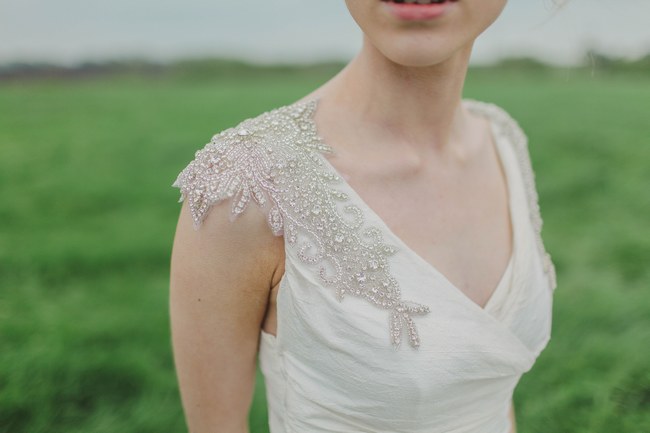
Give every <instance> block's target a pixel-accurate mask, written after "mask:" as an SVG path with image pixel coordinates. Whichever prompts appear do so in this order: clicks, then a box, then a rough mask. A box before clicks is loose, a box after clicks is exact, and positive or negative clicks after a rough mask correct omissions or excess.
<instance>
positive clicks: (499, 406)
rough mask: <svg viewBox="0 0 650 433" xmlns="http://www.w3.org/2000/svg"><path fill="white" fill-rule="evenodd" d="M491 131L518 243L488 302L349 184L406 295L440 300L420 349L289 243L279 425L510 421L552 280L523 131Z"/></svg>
mask: <svg viewBox="0 0 650 433" xmlns="http://www.w3.org/2000/svg"><path fill="white" fill-rule="evenodd" d="M467 103H468V104H469V103H470V102H467ZM493 133H494V135H493V136H494V139H495V143H496V145H497V150H498V154H499V156H500V158H501V163H502V165H503V167H504V169H505V172H506V176H507V184H508V190H509V202H510V212H511V218H512V222H513V231H514V252H513V256H512V257H511V261H510V263H509V265H508V268H507V270H506V272H505V274H504V275H503V277H502V279H501V282H500V283H499V285H498V287H497V288H496V289H495V291H494V293H493V295H492V296H491V298H490V300H489V302H488V303H487V305H486V307H485V309H482V308H481V307H480V306H479V305H477V304H476V303H474V302H473V301H472V300H470V299H469V298H468V297H467V296H466V295H465V294H463V293H462V292H460V291H459V290H458V289H457V288H456V287H454V286H453V285H452V284H451V283H450V282H449V281H448V280H447V279H446V278H445V277H444V276H443V275H442V274H441V273H440V272H438V271H437V270H436V269H435V268H433V267H432V266H431V265H430V264H429V263H428V262H426V261H425V260H424V259H422V258H421V257H420V256H418V255H417V254H415V253H414V252H413V251H412V250H410V249H409V248H408V247H407V246H406V245H405V244H404V243H403V242H402V241H401V240H400V239H399V238H398V237H397V236H395V235H394V234H393V233H392V232H391V231H390V230H389V229H388V228H387V226H386V225H385V224H384V223H383V221H382V220H381V219H380V218H379V217H378V216H377V215H376V214H375V213H374V212H373V211H372V210H371V209H370V208H369V207H368V206H367V205H366V204H365V203H364V202H363V201H362V199H361V198H360V197H359V196H358V195H357V194H356V193H355V191H354V190H353V189H352V188H351V187H350V186H349V185H348V184H347V183H346V184H344V185H343V188H344V191H345V192H347V193H348V194H349V195H350V196H351V198H352V200H353V202H354V203H355V204H357V205H359V206H360V207H361V208H362V209H363V210H364V211H365V212H366V217H367V218H368V221H369V224H375V225H376V226H379V227H381V228H383V234H384V236H385V238H386V240H387V241H388V242H390V243H392V244H394V245H397V246H398V248H399V249H400V253H398V254H396V255H395V256H393V257H392V258H391V269H392V273H393V275H394V276H395V278H397V279H398V281H399V283H400V286H401V289H402V293H403V294H404V297H405V298H408V299H418V301H420V302H422V303H425V304H427V305H429V306H431V308H432V310H431V312H430V313H429V314H428V315H426V316H423V317H422V318H418V320H417V323H418V332H419V334H420V338H421V340H422V343H421V346H420V347H419V348H418V349H417V350H411V349H410V348H408V346H407V347H404V348H402V349H400V350H395V349H394V348H393V347H391V346H390V345H388V344H385V342H386V316H385V315H384V314H381V311H378V310H377V309H376V308H375V307H373V306H372V305H370V304H368V303H367V302H364V301H363V300H361V299H358V298H352V297H348V298H345V300H344V301H343V302H339V301H337V300H336V299H335V298H334V297H333V296H332V294H331V291H330V289H328V288H324V287H323V286H322V284H321V282H320V281H319V280H318V278H317V277H316V276H315V274H314V272H313V269H312V268H310V267H308V266H307V265H306V264H305V263H303V262H302V261H301V260H300V259H299V258H298V257H297V256H296V253H295V251H294V250H293V249H291V248H288V247H287V248H286V268H285V274H284V276H283V278H282V280H281V283H280V289H279V292H278V299H277V316H278V326H277V337H276V336H273V335H272V334H269V333H266V332H264V331H261V335H260V351H259V363H260V368H261V370H262V372H263V374H264V378H265V381H266V392H267V401H268V409H269V424H270V430H271V432H272V433H307V432H310V433H312V432H313V433H321V432H322V433H325V432H341V433H343V432H345V433H352V432H385V433H389V432H391V433H395V432H414V433H415V432H422V433H424V432H426V433H438V432H440V433H442V432H445V433H470V432H471V433H508V432H510V430H511V426H510V422H509V419H508V410H509V405H510V401H511V398H512V393H513V390H514V388H515V386H516V385H517V383H518V381H519V379H520V377H521V375H522V374H524V373H525V372H527V371H529V370H530V368H531V367H532V366H533V363H534V362H535V360H536V358H537V356H538V355H539V353H540V352H541V351H542V350H543V349H544V348H545V347H546V345H547V343H548V341H549V339H550V331H551V313H552V293H553V292H552V290H551V288H550V287H551V286H550V282H549V281H548V278H549V276H548V275H546V274H545V272H544V269H543V258H542V257H541V254H540V251H539V249H538V248H536V246H535V233H534V228H533V226H532V225H531V221H530V218H529V212H530V210H529V205H528V203H527V198H526V192H525V187H524V183H523V180H522V179H523V178H522V173H521V171H520V167H519V164H518V162H517V156H516V153H515V151H514V148H513V143H511V142H510V141H511V139H510V136H508V135H506V134H504V133H503V131H502V130H500V129H499V128H497V127H496V125H494V124H493ZM330 167H331V166H330ZM331 168H333V167H331Z"/></svg>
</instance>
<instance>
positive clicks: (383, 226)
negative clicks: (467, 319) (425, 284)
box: [305, 97, 518, 313]
mask: <svg viewBox="0 0 650 433" xmlns="http://www.w3.org/2000/svg"><path fill="white" fill-rule="evenodd" d="M319 102H320V97H315V98H312V99H310V100H306V101H305V103H306V104H309V103H311V104H314V106H313V109H312V110H311V112H310V114H309V116H307V120H308V121H309V122H310V123H311V129H312V131H313V133H314V135H315V136H316V139H317V141H318V145H319V147H320V148H321V149H328V151H329V152H330V153H336V152H335V150H334V149H333V148H332V147H331V146H329V145H328V144H327V143H326V142H325V140H324V139H323V137H322V135H320V133H319V128H318V125H317V124H316V121H315V120H314V116H315V114H316V111H317V109H318V104H319ZM472 102H473V100H468V99H463V100H462V103H464V104H466V106H467V108H468V110H469V111H470V112H472V113H474V114H478V115H479V116H481V117H483V118H485V119H486V120H487V121H488V123H489V126H490V132H491V139H492V142H493V145H494V146H495V148H496V149H495V150H496V153H497V157H498V160H499V164H500V166H501V168H502V171H503V174H504V176H505V180H506V187H507V195H508V200H507V201H508V211H509V217H510V230H511V253H510V258H509V260H508V263H507V265H506V267H505V269H504V270H503V272H502V273H501V278H500V279H499V282H498V283H497V284H496V287H494V288H493V290H492V292H491V294H490V296H489V298H488V300H487V302H486V303H485V305H484V306H481V305H479V304H478V303H476V302H475V301H474V300H472V299H471V298H470V297H469V296H467V294H466V293H465V292H463V291H462V290H461V289H459V288H458V287H457V286H456V285H455V284H454V283H452V282H451V280H450V279H449V278H447V276H446V275H445V274H444V273H442V272H441V271H440V270H438V268H437V267H436V266H434V265H433V264H431V263H429V261H427V260H426V259H425V258H424V257H422V256H421V255H420V254H419V253H417V252H416V251H415V250H413V249H412V248H411V247H410V246H408V245H407V244H406V242H404V241H403V240H402V238H401V237H399V236H397V234H396V233H395V232H394V231H393V230H392V229H391V228H390V227H389V226H388V224H387V223H386V222H385V221H384V219H383V218H381V217H380V216H379V214H377V212H375V211H374V209H373V208H372V207H370V205H368V203H366V201H365V200H364V199H363V198H362V197H361V196H360V195H359V194H358V193H357V191H356V190H355V189H354V188H353V187H352V186H351V185H350V184H349V183H348V181H347V180H346V179H345V177H344V176H343V175H342V174H341V173H340V172H339V170H338V169H337V168H336V167H334V165H333V164H332V163H331V162H330V161H329V160H328V159H327V157H325V155H323V154H322V153H321V152H316V154H317V155H318V157H319V158H320V159H321V160H322V161H323V162H324V163H325V165H326V166H327V167H328V168H329V169H330V170H331V171H332V172H333V173H334V174H336V175H337V176H338V177H339V178H340V179H341V181H342V184H343V185H344V187H345V188H346V189H347V190H348V192H350V193H351V194H352V196H353V197H354V199H355V200H356V201H357V202H358V203H359V204H360V205H361V206H362V207H363V211H365V212H367V213H368V214H369V215H371V216H372V217H373V218H374V220H375V221H376V222H377V224H378V225H379V227H378V228H379V229H380V230H381V231H382V232H383V233H384V234H386V235H388V237H390V238H391V239H392V240H393V241H394V242H395V244H397V245H399V247H400V249H401V250H402V251H404V252H405V254H408V255H410V256H411V257H412V258H413V259H414V260H415V261H417V262H418V263H420V265H421V266H422V267H423V268H425V269H427V270H428V271H429V272H431V273H433V274H435V275H436V276H437V277H438V279H440V280H441V281H443V282H444V283H445V284H446V285H447V286H448V287H449V288H450V289H451V292H453V293H455V294H456V295H458V297H459V298H460V299H461V300H462V301H463V302H466V303H468V304H469V305H470V306H471V307H472V308H477V309H478V310H480V311H481V312H484V313H488V312H489V310H490V308H491V306H492V304H493V303H494V302H495V299H496V297H497V296H498V294H499V293H500V292H501V291H502V290H504V287H505V286H506V284H505V283H506V282H507V280H508V279H509V276H510V274H511V271H512V267H513V266H514V260H515V252H516V249H517V244H518V241H517V231H518V230H517V229H516V227H515V225H516V220H517V218H516V212H515V209H514V198H513V187H512V173H511V172H510V170H509V168H508V166H507V164H506V162H505V158H504V155H503V149H502V143H501V141H500V134H499V132H498V130H497V128H498V125H497V124H496V123H495V122H494V121H493V119H491V118H490V117H489V116H488V115H485V114H484V113H481V112H480V111H479V110H478V109H474V108H473V107H472V105H471V104H472Z"/></svg>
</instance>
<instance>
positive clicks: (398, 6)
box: [382, 1, 452, 21]
mask: <svg viewBox="0 0 650 433" xmlns="http://www.w3.org/2000/svg"><path fill="white" fill-rule="evenodd" d="M382 4H383V6H384V7H385V8H387V9H388V11H389V12H390V13H391V14H392V15H393V16H395V17H396V18H399V19H401V20H405V21H424V20H430V19H433V18H438V17H441V16H442V15H444V14H445V13H446V12H447V10H448V9H449V7H450V6H451V5H452V2H451V1H446V2H444V3H431V4H424V5H423V4H417V3H393V2H382Z"/></svg>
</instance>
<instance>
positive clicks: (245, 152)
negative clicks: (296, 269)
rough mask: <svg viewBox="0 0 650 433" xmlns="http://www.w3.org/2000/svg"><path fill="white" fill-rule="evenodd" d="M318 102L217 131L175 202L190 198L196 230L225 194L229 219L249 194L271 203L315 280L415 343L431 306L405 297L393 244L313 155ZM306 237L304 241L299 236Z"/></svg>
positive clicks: (272, 215)
mask: <svg viewBox="0 0 650 433" xmlns="http://www.w3.org/2000/svg"><path fill="white" fill-rule="evenodd" d="M316 106H317V100H310V101H307V102H302V103H294V104H292V105H287V106H283V107H279V108H276V109H274V110H271V111H268V112H265V113H262V114H260V115H259V116H257V117H254V118H249V119H246V120H244V121H242V122H241V123H240V124H238V125H237V126H235V127H233V128H229V129H226V130H224V131H222V132H220V133H219V134H217V135H215V136H214V137H213V138H212V140H211V141H210V142H209V143H208V144H206V146H205V147H204V148H203V149H201V150H199V151H197V152H196V154H195V159H194V160H193V161H192V162H190V164H189V165H188V166H187V167H186V168H185V169H184V170H183V171H182V172H181V173H180V174H179V176H178V178H177V179H176V181H175V182H174V184H173V186H175V187H178V188H180V190H181V198H180V200H179V202H180V201H183V200H184V199H188V200H189V207H190V211H191V214H192V218H193V221H194V227H195V229H198V228H199V226H200V225H201V223H202V221H203V220H204V219H205V217H206V215H207V213H208V211H209V209H210V207H211V206H212V205H214V204H216V203H218V202H220V201H222V200H224V199H226V198H231V197H233V198H234V199H233V202H232V210H231V220H234V219H235V218H236V217H237V216H238V215H239V214H241V213H242V212H243V211H244V210H245V209H246V207H247V206H248V203H249V202H250V199H251V198H252V199H253V200H254V202H255V203H257V205H259V206H260V207H264V206H266V205H267V203H270V209H269V210H268V213H267V220H268V224H269V226H270V227H271V230H272V232H273V233H274V234H275V235H284V236H285V237H286V240H287V242H288V243H289V244H291V245H293V246H294V247H295V248H297V254H298V256H299V257H300V259H301V260H302V261H304V262H305V263H308V264H311V265H314V266H318V274H319V276H320V279H321V280H322V281H323V283H324V285H327V286H330V287H333V288H334V289H335V293H336V296H337V298H338V299H339V301H342V300H343V298H344V296H345V295H346V294H349V295H351V296H356V297H361V298H364V299H365V300H367V301H368V302H370V303H372V304H373V305H375V306H377V307H379V308H382V309H385V310H389V312H390V314H389V320H388V327H389V335H390V342H391V344H392V345H393V346H394V347H395V348H398V347H399V346H400V344H401V340H402V334H403V333H404V329H406V331H407V332H408V342H409V344H410V345H411V346H412V347H413V348H417V347H419V345H420V339H419V336H418V332H417V328H416V326H415V323H414V320H413V318H412V316H414V315H422V314H426V313H428V312H429V311H430V309H429V307H428V306H425V305H421V304H417V303H413V302H410V301H406V300H402V298H401V291H400V287H399V284H398V282H397V280H396V279H395V278H394V277H393V276H392V275H391V273H390V266H389V262H388V258H389V257H390V256H391V255H393V254H395V253H396V252H397V249H396V247H394V246H392V245H388V244H386V243H385V242H384V240H383V235H382V232H381V231H380V230H379V229H378V228H377V227H370V226H367V225H366V224H365V218H364V214H363V211H362V209H361V208H359V207H358V206H357V205H355V204H353V203H350V202H349V196H348V195H347V194H346V193H345V192H343V191H339V190H337V189H336V187H335V186H336V184H337V182H339V181H341V179H340V177H339V176H338V174H336V173H335V172H332V171H331V170H328V169H327V168H326V167H325V165H324V163H323V161H322V159H321V158H320V157H319V155H317V154H316V153H315V151H317V152H332V149H331V148H330V147H329V146H328V145H326V144H325V143H324V142H323V140H322V139H321V138H320V137H319V136H318V134H317V131H316V127H315V123H314V122H313V118H312V116H313V114H314V112H315V109H316ZM337 202H341V207H342V210H343V212H340V211H339V205H337ZM303 236H304V237H306V240H301V241H299V238H300V239H302V238H303ZM328 268H329V269H328Z"/></svg>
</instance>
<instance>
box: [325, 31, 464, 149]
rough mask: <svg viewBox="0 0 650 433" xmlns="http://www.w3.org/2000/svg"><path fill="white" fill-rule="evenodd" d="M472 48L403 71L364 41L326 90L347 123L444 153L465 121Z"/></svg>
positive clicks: (403, 67) (404, 142)
mask: <svg viewBox="0 0 650 433" xmlns="http://www.w3.org/2000/svg"><path fill="white" fill-rule="evenodd" d="M470 54H471V47H467V48H465V49H464V50H462V51H459V52H457V53H456V54H455V55H454V56H453V57H451V58H449V59H447V60H445V61H444V62H442V63H439V64H436V65H433V66H427V67H407V66H404V65H400V64H397V63H395V62H392V61H391V60H390V59H388V58H386V56H384V55H383V54H382V53H381V52H379V51H378V50H377V49H376V48H375V47H374V46H372V44H371V43H369V42H368V41H367V40H366V39H365V38H364V46H363V48H362V50H361V51H360V52H359V54H358V55H357V56H356V57H355V58H354V59H353V60H352V61H351V62H350V63H349V64H348V65H347V66H346V67H345V68H344V69H343V70H342V71H341V72H340V73H339V74H338V75H337V76H336V77H335V79H333V80H332V81H331V82H330V83H329V85H330V86H328V87H331V88H330V89H328V91H326V93H327V97H328V99H331V100H332V102H333V105H336V106H337V107H338V108H339V109H341V110H344V111H345V113H342V117H343V114H344V115H345V118H346V119H349V120H350V121H351V122H354V123H355V124H356V125H360V124H363V125H366V126H368V127H371V128H373V129H374V128H377V129H384V131H381V132H382V133H383V134H384V135H385V136H386V137H390V139H391V140H392V141H395V140H397V141H399V142H400V143H403V144H405V145H408V146H409V147H412V148H414V150H416V151H418V152H419V151H423V152H428V151H430V150H434V151H441V152H444V151H447V150H448V149H447V148H448V147H449V146H450V145H452V143H454V142H457V141H458V140H459V137H460V132H461V131H463V129H465V126H466V122H467V121H468V119H467V118H466V116H465V113H464V111H463V109H462V107H461V104H460V102H461V98H462V91H463V84H464V81H465V76H466V74H467V66H468V63H469V56H470Z"/></svg>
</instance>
